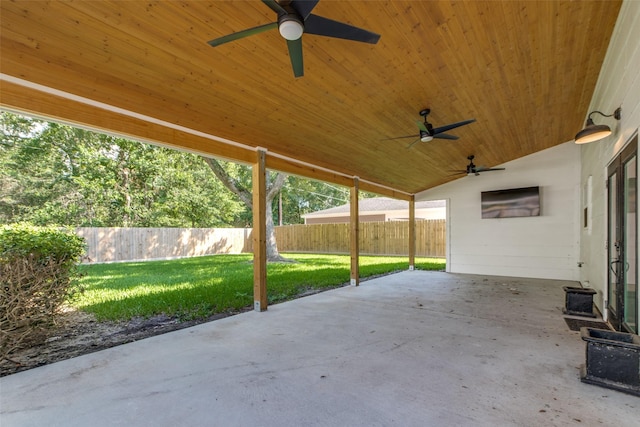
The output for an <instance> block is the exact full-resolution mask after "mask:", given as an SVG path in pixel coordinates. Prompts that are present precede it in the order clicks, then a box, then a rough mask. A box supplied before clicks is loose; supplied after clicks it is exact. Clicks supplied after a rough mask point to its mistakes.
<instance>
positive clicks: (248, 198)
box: [203, 157, 253, 209]
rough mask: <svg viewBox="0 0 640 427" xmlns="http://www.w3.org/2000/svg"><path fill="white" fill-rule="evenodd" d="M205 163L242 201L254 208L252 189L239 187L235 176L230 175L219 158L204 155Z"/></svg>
mask: <svg viewBox="0 0 640 427" xmlns="http://www.w3.org/2000/svg"><path fill="white" fill-rule="evenodd" d="M203 159H204V161H205V163H206V164H207V165H209V168H211V170H212V171H213V173H214V175H215V176H216V177H217V178H218V179H219V180H220V181H221V182H222V184H224V186H225V187H227V188H228V189H229V191H231V192H232V193H233V194H235V195H236V196H238V197H239V198H240V200H242V202H243V203H244V204H245V205H247V207H248V208H249V209H253V196H252V195H251V192H250V191H247V190H245V189H244V188H239V187H238V186H237V185H236V183H235V182H234V180H233V178H231V177H230V176H229V174H228V173H227V171H225V170H224V169H223V168H222V166H220V163H218V161H217V160H215V159H211V158H208V157H203Z"/></svg>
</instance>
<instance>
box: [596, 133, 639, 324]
mask: <svg viewBox="0 0 640 427" xmlns="http://www.w3.org/2000/svg"><path fill="white" fill-rule="evenodd" d="M633 156H635V157H636V182H637V176H638V132H637V131H636V132H635V133H634V134H633V135H632V136H631V138H629V140H628V141H627V143H626V144H625V145H624V147H623V148H622V149H621V150H620V151H618V152H617V153H616V154H615V156H614V157H613V159H612V160H611V162H609V164H608V165H607V167H606V174H605V176H606V186H605V191H606V213H607V214H606V245H605V247H606V254H605V257H606V271H607V274H606V281H605V295H606V299H607V303H606V305H605V307H604V308H605V312H606V320H608V321H609V323H611V325H612V326H613V327H614V328H615V329H616V330H620V331H622V330H624V331H626V332H635V333H637V332H638V331H637V330H636V331H632V330H629V327H628V326H627V325H626V324H625V304H627V301H626V298H625V291H626V282H623V278H624V277H626V275H625V274H624V271H623V274H619V273H620V271H621V270H620V265H621V263H622V262H623V261H624V259H625V255H626V254H625V252H624V248H625V246H626V245H625V244H624V240H623V239H624V238H625V235H626V230H625V228H624V226H625V219H624V213H625V212H624V203H623V201H624V197H623V196H624V185H623V184H624V181H623V177H624V174H623V172H624V165H625V164H626V163H627V162H628V161H629V160H630V159H631V158H632V157H633ZM613 174H616V179H615V185H616V189H615V190H616V192H615V202H616V206H615V207H616V212H615V213H616V218H615V221H616V227H615V228H616V230H615V233H616V236H615V239H612V236H611V200H610V195H611V193H610V188H609V184H610V179H611V176H612V175H613ZM636 185H637V184H636ZM637 192H638V189H637V188H636V200H637ZM636 203H637V201H636ZM637 222H638V216H637V205H636V224H635V241H636V244H637V242H638V227H637ZM614 240H615V243H614V242H613V241H614ZM612 244H618V247H617V252H618V254H617V262H612V257H611V247H612V246H611V245H612ZM637 256H638V255H637V252H636V262H637ZM614 263H615V264H616V271H617V273H616V272H614V271H613V266H612V264H614ZM635 271H636V274H635V286H636V300H635V301H630V303H631V304H634V305H635V317H636V329H637V328H638V326H637V318H638V314H639V311H640V307H638V294H637V292H638V289H637V286H638V269H637V266H636V270H635ZM612 273H613V274H615V275H616V278H615V282H616V295H614V298H615V301H611V299H612V298H611V295H609V293H610V284H611V275H612ZM612 309H615V316H614V314H613V313H614V310H612Z"/></svg>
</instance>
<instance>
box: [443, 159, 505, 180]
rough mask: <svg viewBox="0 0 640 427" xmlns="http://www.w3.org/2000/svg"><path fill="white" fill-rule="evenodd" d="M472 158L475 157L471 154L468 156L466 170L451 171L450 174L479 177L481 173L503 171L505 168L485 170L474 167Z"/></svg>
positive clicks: (480, 167) (482, 167) (481, 167)
mask: <svg viewBox="0 0 640 427" xmlns="http://www.w3.org/2000/svg"><path fill="white" fill-rule="evenodd" d="M474 158H475V156H474V155H473V154H471V155H470V156H467V160H469V164H468V165H467V169H465V170H456V171H452V172H455V173H454V175H458V174H466V175H476V176H477V175H480V173H482V172H491V171H503V170H505V168H486V167H484V166H476V165H475V164H474V163H473V159H474Z"/></svg>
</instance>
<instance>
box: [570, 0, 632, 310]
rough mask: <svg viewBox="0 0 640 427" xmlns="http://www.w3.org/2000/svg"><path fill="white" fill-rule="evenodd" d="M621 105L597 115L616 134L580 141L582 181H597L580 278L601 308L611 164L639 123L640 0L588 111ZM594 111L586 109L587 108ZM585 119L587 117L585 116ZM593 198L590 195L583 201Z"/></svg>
mask: <svg viewBox="0 0 640 427" xmlns="http://www.w3.org/2000/svg"><path fill="white" fill-rule="evenodd" d="M617 107H622V119H621V120H620V121H619V122H616V121H615V120H613V119H610V118H609V119H608V118H603V117H601V116H599V115H594V121H595V122H596V123H597V124H608V125H609V126H611V129H612V130H613V134H612V135H611V136H610V137H609V138H607V139H605V140H602V141H598V142H594V143H591V144H586V145H583V146H581V161H582V174H581V183H582V187H583V188H584V187H586V186H587V184H586V183H587V182H588V180H589V177H590V176H591V177H592V178H591V181H592V191H591V199H592V203H591V205H592V214H593V217H592V227H591V229H589V228H587V229H583V230H582V235H581V240H580V250H581V259H582V260H583V261H584V262H585V264H584V267H583V268H582V269H581V274H580V280H581V281H582V283H583V285H585V286H588V287H591V288H594V289H596V290H597V291H598V294H599V295H598V297H597V298H594V301H595V302H596V305H598V307H599V308H600V310H602V308H603V295H604V292H605V286H606V285H605V283H606V280H607V252H606V248H605V245H606V240H607V209H606V203H607V193H606V188H605V181H606V167H607V165H608V164H609V163H610V162H611V160H612V159H613V158H614V157H615V156H616V154H617V153H618V152H619V151H620V150H621V149H622V148H623V146H624V144H625V143H626V142H627V141H628V140H629V138H630V137H631V136H632V135H633V133H634V132H636V131H637V130H638V127H639V126H640V2H638V1H625V2H624V3H623V5H622V9H621V10H620V16H619V17H618V22H617V24H616V28H615V30H614V33H613V37H612V38H611V42H610V44H609V49H608V51H607V56H606V58H605V61H604V64H603V65H602V70H601V71H600V76H599V78H598V84H597V85H596V90H595V92H594V94H593V97H592V100H591V105H590V108H589V111H592V110H598V111H602V112H603V113H605V114H610V113H611V112H613V110H615V109H616V108H617ZM589 111H587V112H585V114H588V113H589ZM585 120H586V117H585ZM583 203H588V201H586V200H585V201H583Z"/></svg>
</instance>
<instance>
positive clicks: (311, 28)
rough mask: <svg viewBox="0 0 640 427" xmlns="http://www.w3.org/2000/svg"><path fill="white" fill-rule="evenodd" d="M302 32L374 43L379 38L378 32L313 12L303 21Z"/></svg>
mask: <svg viewBox="0 0 640 427" xmlns="http://www.w3.org/2000/svg"><path fill="white" fill-rule="evenodd" d="M304 32H305V33H308V34H316V35H318V36H326V37H335V38H338V39H345V40H353V41H357V42H363V43H371V44H376V43H378V40H380V34H376V33H372V32H371V31H367V30H363V29H362V28H358V27H354V26H352V25H349V24H345V23H343V22H338V21H334V20H333V19H329V18H324V17H322V16H318V15H313V14H311V15H309V17H308V18H307V19H306V20H305V21H304Z"/></svg>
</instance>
